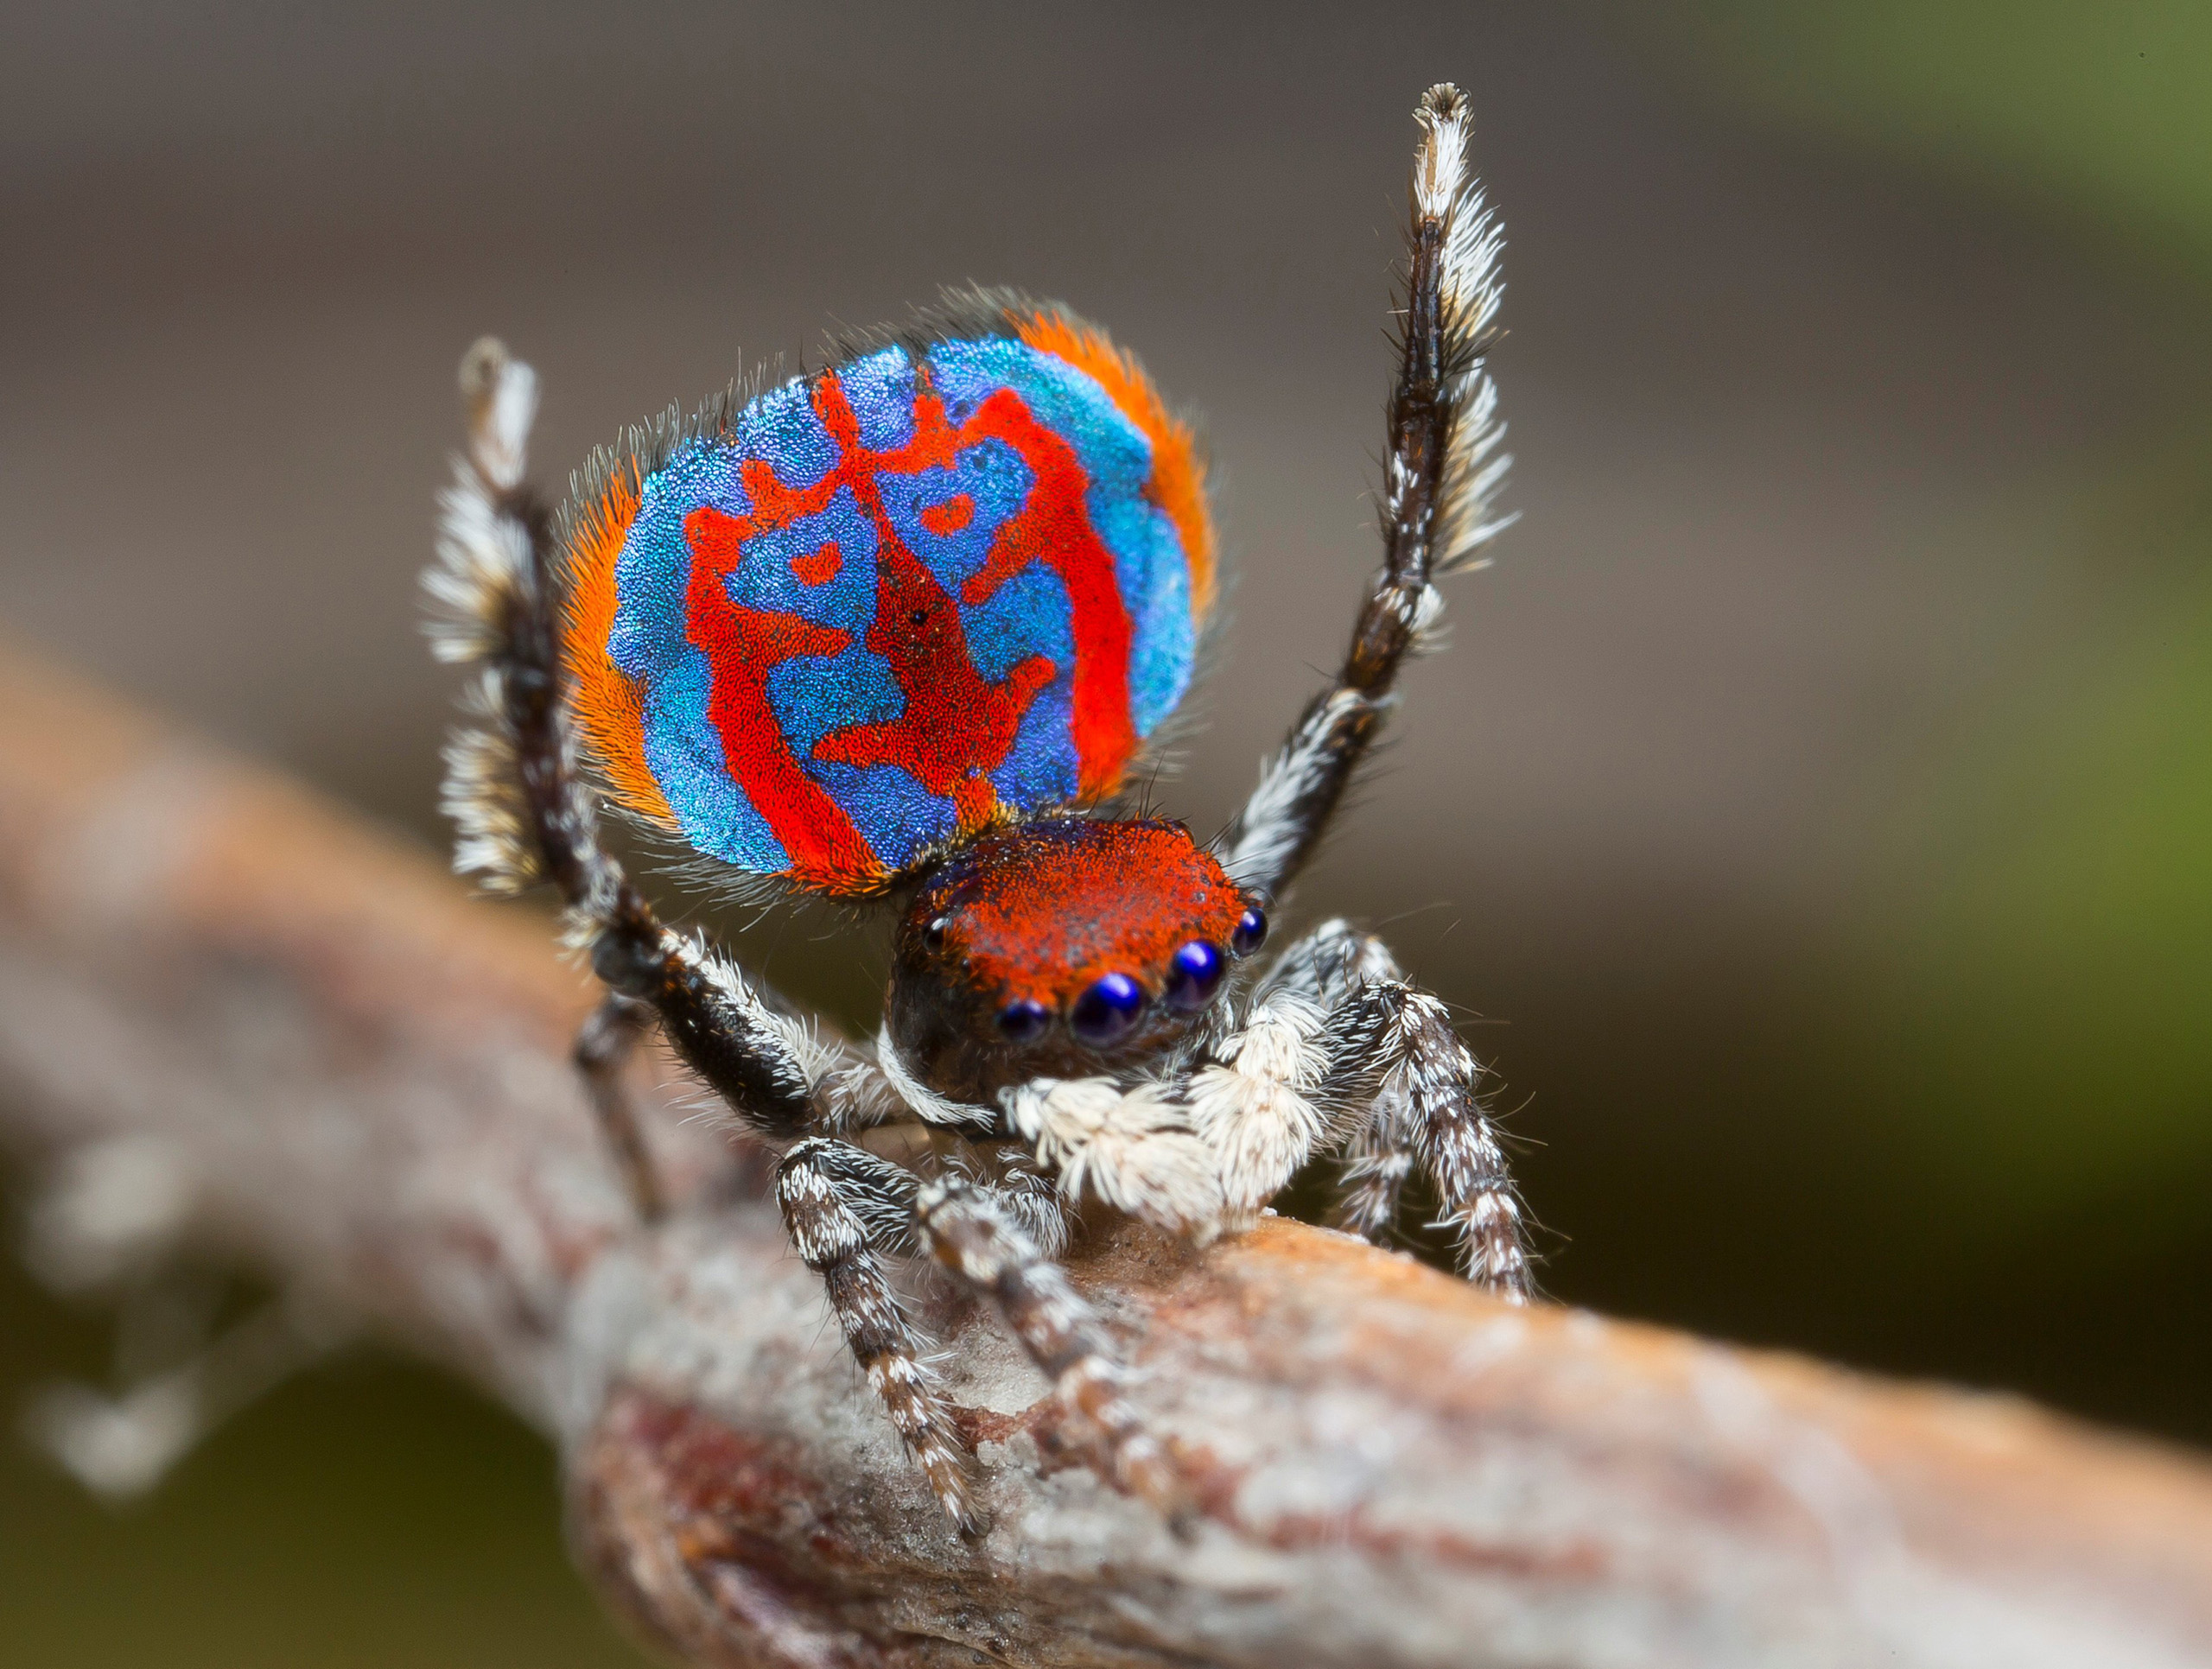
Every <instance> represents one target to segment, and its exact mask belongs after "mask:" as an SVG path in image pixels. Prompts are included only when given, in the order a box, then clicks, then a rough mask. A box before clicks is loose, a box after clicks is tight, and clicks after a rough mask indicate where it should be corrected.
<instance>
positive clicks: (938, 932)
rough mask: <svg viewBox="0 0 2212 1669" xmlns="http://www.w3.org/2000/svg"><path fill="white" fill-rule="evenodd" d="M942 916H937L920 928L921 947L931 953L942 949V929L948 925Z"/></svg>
mask: <svg viewBox="0 0 2212 1669" xmlns="http://www.w3.org/2000/svg"><path fill="white" fill-rule="evenodd" d="M948 926H950V923H948V922H947V921H946V920H945V919H944V917H942V916H940V917H938V918H937V919H936V920H935V921H933V922H931V923H930V924H929V925H928V926H927V927H925V928H924V929H923V930H922V944H923V947H924V948H925V949H927V950H928V951H930V952H931V954H932V955H934V954H935V953H937V952H938V951H940V950H942V949H944V930H945V929H946V928H947V927H948Z"/></svg>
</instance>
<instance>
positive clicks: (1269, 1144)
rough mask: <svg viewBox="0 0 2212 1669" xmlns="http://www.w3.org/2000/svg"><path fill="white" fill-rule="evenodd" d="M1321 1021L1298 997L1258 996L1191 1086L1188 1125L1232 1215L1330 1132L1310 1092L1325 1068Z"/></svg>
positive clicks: (1254, 1204)
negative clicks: (1209, 1159)
mask: <svg viewBox="0 0 2212 1669" xmlns="http://www.w3.org/2000/svg"><path fill="white" fill-rule="evenodd" d="M1325 1025H1326V1019H1325V1016H1324V1014H1323V1013H1322V1011H1321V1010H1320V1009H1319V1007H1317V1006H1315V1005H1314V1004H1313V1003H1311V1002H1308V1001H1306V999H1304V998H1303V997H1299V996H1294V995H1292V994H1291V993H1287V992H1277V993H1274V994H1273V995H1270V996H1268V997H1266V998H1263V999H1262V1000H1261V1001H1260V1003H1259V1004H1258V1005H1257V1006H1255V1008H1254V1009H1253V1011H1252V1012H1251V1013H1250V1015H1249V1016H1248V1017H1247V1019H1246V1020H1245V1022H1244V1025H1243V1026H1242V1027H1240V1028H1239V1029H1238V1030H1237V1031H1236V1032H1235V1033H1233V1034H1232V1035H1231V1036H1230V1038H1229V1040H1228V1041H1227V1042H1226V1043H1225V1044H1224V1045H1223V1046H1222V1049H1221V1055H1222V1061H1221V1063H1220V1064H1218V1065H1214V1066H1209V1067H1206V1068H1205V1069H1202V1070H1201V1071H1199V1072H1198V1074H1196V1075H1195V1076H1193V1077H1192V1080H1191V1121H1192V1126H1194V1127H1195V1128H1196V1130H1197V1131H1198V1135H1199V1137H1200V1138H1201V1139H1203V1140H1204V1141H1205V1143H1206V1145H1207V1146H1208V1147H1209V1148H1210V1149H1211V1151H1212V1153H1213V1155H1214V1164H1215V1166H1216V1167H1217V1172H1218V1175H1219V1177H1220V1184H1221V1190H1222V1193H1223V1196H1224V1198H1225V1199H1226V1200H1227V1202H1228V1205H1229V1209H1230V1213H1231V1214H1232V1216H1233V1217H1238V1218H1244V1219H1249V1218H1250V1217H1253V1216H1255V1215H1258V1213H1259V1210H1260V1208H1261V1207H1262V1206H1263V1205H1265V1204H1266V1203H1268V1201H1269V1200H1271V1199H1273V1198H1274V1196H1275V1195H1276V1194H1278V1193H1280V1192H1281V1190H1282V1188H1283V1186H1284V1184H1287V1183H1288V1182H1289V1181H1290V1179H1291V1177H1292V1176H1293V1174H1294V1173H1295V1172H1296V1171H1297V1170H1298V1168H1299V1166H1300V1165H1301V1164H1305V1163H1306V1159H1307V1158H1310V1157H1311V1156H1312V1155H1313V1152H1314V1150H1315V1149H1316V1148H1317V1147H1319V1146H1320V1145H1321V1144H1322V1143H1323V1142H1324V1141H1325V1139H1328V1137H1329V1136H1330V1135H1331V1134H1332V1131H1331V1129H1330V1122H1329V1118H1328V1115H1327V1114H1326V1113H1325V1111H1324V1110H1323V1109H1322V1107H1320V1106H1319V1105H1318V1104H1317V1103H1316V1102H1315V1101H1313V1099H1312V1092H1313V1090H1314V1089H1316V1088H1318V1087H1319V1085H1320V1083H1321V1081H1322V1079H1323V1077H1324V1076H1325V1074H1326V1072H1327V1070H1328V1056H1327V1051H1326V1050H1325V1047H1324V1044H1323V1039H1322V1033H1323V1030H1324V1028H1325Z"/></svg>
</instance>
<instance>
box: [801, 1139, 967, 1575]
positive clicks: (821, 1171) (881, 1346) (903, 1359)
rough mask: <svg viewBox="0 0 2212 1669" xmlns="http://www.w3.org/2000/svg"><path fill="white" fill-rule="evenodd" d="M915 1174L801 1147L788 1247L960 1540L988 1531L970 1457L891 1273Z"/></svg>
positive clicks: (907, 1226) (838, 1147)
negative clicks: (825, 1299)
mask: <svg viewBox="0 0 2212 1669" xmlns="http://www.w3.org/2000/svg"><path fill="white" fill-rule="evenodd" d="M917 1187H918V1178H917V1177H915V1176H914V1174H913V1172H912V1171H907V1170H906V1169H905V1168H904V1167H902V1166H899V1165H896V1164H893V1163H891V1161H890V1160H888V1159H883V1158H877V1157H876V1156H875V1155H874V1154H873V1153H870V1152H868V1151H867V1150H866V1149H864V1148H859V1147H855V1146H853V1145H851V1144H850V1143H849V1142H840V1141H832V1140H830V1139H827V1138H824V1137H817V1138H814V1139H810V1140H807V1141H803V1142H801V1143H799V1144H798V1145H797V1146H795V1147H793V1148H792V1149H791V1152H788V1153H786V1154H785V1156H784V1158H783V1162H782V1163H781V1164H779V1165H778V1166H777V1168H776V1201H777V1203H778V1204H779V1206H780V1207H781V1208H782V1209H783V1214H784V1227H785V1230H786V1231H787V1232H788V1233H789V1234H790V1235H791V1244H792V1246H793V1247H796V1248H797V1249H798V1254H799V1257H800V1259H801V1260H802V1261H804V1263H805V1265H806V1266H807V1267H808V1268H809V1269H811V1270H813V1271H814V1272H815V1273H817V1274H818V1275H820V1276H821V1277H822V1280H823V1285H824V1286H825V1287H827V1288H828V1290H829V1307H830V1309H831V1310H833V1311H834V1312H835V1313H836V1317H837V1324H838V1326H840V1327H841V1328H842V1329H844V1334H845V1342H846V1344H847V1345H849V1347H850V1348H851V1349H852V1353H853V1356H854V1359H855V1361H858V1362H859V1363H860V1365H861V1372H863V1373H865V1374H867V1375H868V1383H869V1384H870V1385H872V1386H874V1387H875V1393H876V1395H877V1396H878V1397H880V1398H881V1399H882V1401H883V1406H884V1411H885V1412H887V1413H888V1414H889V1415H890V1417H891V1424H892V1425H893V1427H894V1428H895V1429H896V1430H897V1431H898V1433H899V1441H900V1442H902V1443H904V1444H906V1452H907V1453H908V1454H909V1455H910V1456H912V1457H913V1461H914V1463H915V1465H917V1466H918V1467H919V1468H920V1469H921V1471H922V1475H923V1476H925V1478H927V1479H928V1480H929V1485H930V1488H931V1490H933V1491H934V1492H935V1493H936V1494H937V1498H938V1502H939V1503H940V1504H941V1505H942V1506H943V1507H944V1510H945V1512H946V1514H948V1515H949V1516H950V1518H951V1520H952V1521H953V1523H954V1524H955V1525H956V1526H957V1527H958V1528H959V1530H960V1531H961V1533H963V1534H964V1535H974V1534H977V1533H980V1532H981V1531H982V1527H983V1520H982V1511H981V1508H980V1507H978V1506H977V1504H976V1497H975V1491H974V1484H973V1482H972V1480H971V1478H970V1476H969V1451H968V1446H967V1444H966V1443H965V1442H964V1441H963V1439H962V1437H961V1435H960V1430H959V1427H958V1426H957V1425H955V1424H954V1423H953V1419H952V1415H951V1412H950V1409H949V1408H948V1407H947V1406H946V1405H945V1402H944V1398H942V1397H941V1396H940V1395H938V1389H937V1384H936V1379H935V1376H934V1375H933V1374H931V1371H930V1369H929V1367H928V1365H927V1364H926V1363H925V1362H924V1361H922V1358H921V1347H920V1341H919V1340H918V1338H917V1336H916V1335H915V1332H914V1329H913V1328H912V1326H911V1325H910V1324H909V1323H908V1322H907V1320H906V1314H905V1312H904V1311H903V1310H901V1309H900V1308H899V1298H898V1294H897V1293H896V1292H894V1291H893V1290H892V1286H891V1282H890V1279H889V1278H888V1276H887V1274H886V1273H885V1271H884V1266H883V1260H884V1257H885V1256H886V1255H889V1256H893V1257H899V1256H906V1255H910V1254H911V1253H913V1252H914V1251H915V1249H916V1234H915V1190H916V1188H917Z"/></svg>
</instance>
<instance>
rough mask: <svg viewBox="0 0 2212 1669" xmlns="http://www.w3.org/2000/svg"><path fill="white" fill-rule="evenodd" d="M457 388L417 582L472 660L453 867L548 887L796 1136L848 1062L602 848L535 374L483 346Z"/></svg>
mask: <svg viewBox="0 0 2212 1669" xmlns="http://www.w3.org/2000/svg"><path fill="white" fill-rule="evenodd" d="M461 389H462V393H463V395H464V397H465V398H466V400H467V407H468V444H467V452H466V454H465V455H464V456H463V457H462V458H461V459H460V460H457V462H456V464H455V467H454V484H453V485H452V486H451V487H450V488H448V490H447V492H445V494H444V495H443V497H442V499H441V500H440V511H441V515H440V520H439V538H438V561H437V562H436V564H435V565H434V566H433V567H432V568H430V570H429V572H428V573H427V574H424V576H423V585H424V587H425V589H426V590H428V591H429V593H430V597H431V600H432V601H433V602H434V603H435V604H436V605H437V606H438V609H439V611H440V615H441V618H440V619H438V620H437V621H436V622H435V625H434V626H433V629H432V638H433V641H434V643H435V646H436V648H437V650H438V653H439V655H440V656H441V657H442V658H444V659H446V660H448V661H453V662H457V663H463V664H468V665H473V666H474V667H476V668H477V669H478V671H477V675H476V679H475V682H474V685H473V686H472V687H471V689H470V690H469V692H468V695H467V703H466V704H467V708H468V710H469V711H470V712H471V714H473V715H474V718H475V720H476V722H475V723H474V725H473V726H471V727H467V728H464V729H462V730H461V731H459V732H458V733H455V735H454V739H453V741H452V743H451V745H450V746H448V749H447V750H446V781H445V793H444V800H443V804H444V808H445V809H446V811H447V813H448V815H450V816H451V817H452V818H453V819H454V822H455V823H456V825H457V826H458V828H459V832H460V838H459V840H458V841H457V842H456V843H455V847H454V867H455V868H456V869H458V870H460V871H461V872H462V873H466V874H473V875H475V876H476V877H478V878H479V879H480V881H481V882H482V884H483V885H484V886H485V887H486V890H487V891H490V892H497V893H505V894H514V893H519V892H525V891H527V890H529V889H530V888H531V887H532V886H535V885H540V884H547V885H551V886H552V887H553V888H554V889H555V890H556V892H559V894H560V895H561V898H562V902H563V904H564V905H565V906H566V907H567V916H568V931H569V939H570V941H571V942H573V943H575V945H576V946H577V947H578V948H580V949H586V950H588V952H589V953H590V955H591V964H592V968H593V970H594V972H595V973H596V974H598V975H599V977H600V978H601V980H604V981H605V982H606V983H607V986H608V987H611V988H612V989H613V991H614V992H616V993H619V994H620V995H622V996H625V997H627V998H630V999H633V1000H634V1001H636V1002H639V1003H642V1004H645V1005H648V1006H651V1007H652V1009H653V1010H655V1011H656V1012H658V1014H659V1016H660V1019H661V1023H662V1025H663V1027H664V1031H665V1032H666V1034H667V1037H668V1040H669V1042H670V1044H671V1046H672V1047H673V1048H674V1049H675V1050H676V1051H677V1054H679V1055H681V1056H682V1057H683V1059H684V1060H685V1061H686V1062H687V1063H689V1064H690V1066H691V1067H692V1068H693V1069H695V1070H696V1071H697V1072H698V1073H699V1075H700V1076H702V1077H703V1078H705V1079H706V1080H707V1082H709V1084H710V1085H712V1086H713V1087H714V1088H715V1090H716V1091H717V1092H719V1093H720V1095H721V1097H722V1099H723V1100H724V1101H726V1102H728V1105H729V1107H730V1109H731V1111H732V1113H733V1114H734V1115H735V1116H736V1117H737V1118H738V1119H740V1120H742V1121H743V1122H744V1123H746V1124H747V1125H748V1126H751V1127H752V1128H753V1129H754V1130H756V1131H758V1132H760V1133H763V1134H765V1135H766V1136H768V1137H770V1138H772V1139H783V1140H790V1139H794V1138H797V1137H798V1136H801V1135H804V1134H805V1133H807V1130H808V1128H809V1126H810V1124H811V1123H812V1122H813V1121H814V1120H815V1119H816V1118H817V1115H818V1112H819V1109H818V1107H817V1091H819V1090H821V1089H822V1088H823V1084H824V1081H825V1080H826V1079H828V1078H829V1077H831V1076H833V1075H834V1074H836V1073H839V1072H842V1071H843V1070H846V1069H849V1068H850V1067H851V1066H852V1065H853V1064H854V1063H855V1058H856V1057H854V1056H852V1055H851V1054H850V1053H849V1051H844V1050H839V1049H838V1048H836V1046H835V1045H833V1044H825V1043H823V1041H822V1040H821V1039H820V1038H819V1037H818V1035H817V1031H816V1029H815V1028H814V1027H812V1026H811V1025H808V1024H807V1023H805V1022H804V1021H802V1020H800V1019H795V1018H794V1017H793V1016H792V1015H791V1013H790V1012H788V1011H787V1010H786V1009H785V1007H784V1006H783V1005H782V1004H781V1003H779V1002H778V1001H777V1000H775V999H773V997H772V996H771V995H770V994H769V993H765V992H764V991H762V990H761V989H760V987H758V986H756V985H755V984H754V983H753V981H752V980H748V979H747V977H746V976H745V975H744V974H743V973H741V971H740V969H739V968H737V966H736V965H735V963H734V962H733V961H730V960H729V959H728V957H726V956H722V955H718V954H716V953H715V952H714V951H713V950H712V949H709V947H708V946H707V945H706V944H705V943H704V942H702V941H700V940H697V939H694V938H690V937H687V936H683V935H681V934H678V933H676V932H674V931H672V930H670V929H669V928H667V927H664V925H662V923H661V922H660V921H659V919H658V917H656V916H655V915H654V913H653V911H652V906H651V905H649V904H647V903H646V902H645V898H644V896H643V895H642V894H640V893H639V892H638V890H637V888H636V887H635V886H633V885H632V884H631V882H630V880H629V879H628V877H627V876H626V875H625V874H624V873H623V871H622V868H621V866H620V864H619V863H617V862H616V861H615V860H614V858H613V854H610V853H609V852H607V849H606V848H605V847H603V846H602V845H601V843H600V840H599V831H598V815H597V809H596V805H595V796H594V794H593V792H592V790H591V789H590V787H589V785H588V784H586V783H585V782H584V781H583V780H582V777H580V776H579V774H578V771H577V741H576V737H575V723H574V720H573V718H572V716H571V714H570V711H569V699H568V689H567V678H566V671H565V669H564V668H563V663H562V659H561V648H560V644H561V613H562V606H563V591H564V585H563V574H562V573H561V571H560V568H559V565H558V563H557V562H556V560H555V556H554V553H553V549H552V536H551V531H550V523H549V517H548V513H547V511H546V509H545V506H544V504H543V501H542V500H540V499H539V498H537V495H536V494H535V493H533V492H531V489H530V487H529V486H528V485H527V484H526V483H525V482H524V456H525V452H526V447H527V443H528V441H529V436H530V426H531V418H532V416H533V414H534V413H535V411H536V409H537V378H536V376H535V375H534V374H533V373H532V372H531V369H530V367H529V366H527V365H523V364H521V363H519V362H518V361H516V360H514V359H510V358H509V357H508V355H507V352H506V350H505V348H504V347H503V346H500V345H499V343H497V342H495V341H492V340H489V339H486V340H484V341H481V342H479V343H478V344H477V345H476V346H474V348H472V349H470V350H469V353H468V356H467V359H465V360H464V361H463V363H462V365H461Z"/></svg>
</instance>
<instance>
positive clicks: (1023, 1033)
mask: <svg viewBox="0 0 2212 1669" xmlns="http://www.w3.org/2000/svg"><path fill="white" fill-rule="evenodd" d="M1049 1025H1052V1010H1051V1009H1049V1008H1047V1007H1046V1006H1045V1005H1044V1004H1042V1003H1040V1002H1035V1001H1033V1000H1032V999H1029V998H1027V997H1024V998H1022V999H1020V1001H1019V1002H1011V1003H1008V1004H1007V1006H1005V1007H1004V1008H1001V1010H999V1030H1000V1031H1002V1032H1004V1033H1005V1034H1006V1039H1007V1042H1008V1043H1018V1044H1025V1043H1035V1042H1036V1041H1037V1039H1038V1038H1041V1037H1043V1036H1044V1035H1045V1028H1046V1027H1047V1026H1049Z"/></svg>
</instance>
